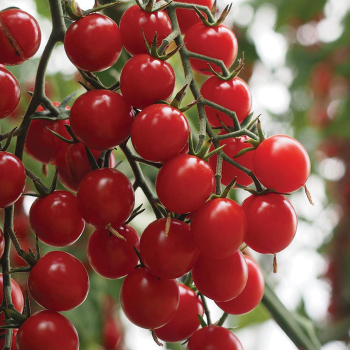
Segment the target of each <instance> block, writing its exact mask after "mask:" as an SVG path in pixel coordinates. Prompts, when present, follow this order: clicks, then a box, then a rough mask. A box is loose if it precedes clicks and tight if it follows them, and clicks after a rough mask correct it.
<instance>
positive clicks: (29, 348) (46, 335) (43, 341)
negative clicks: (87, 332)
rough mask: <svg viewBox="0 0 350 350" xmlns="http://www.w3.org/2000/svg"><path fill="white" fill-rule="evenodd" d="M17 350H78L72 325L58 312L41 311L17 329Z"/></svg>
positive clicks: (75, 333)
mask: <svg viewBox="0 0 350 350" xmlns="http://www.w3.org/2000/svg"><path fill="white" fill-rule="evenodd" d="M16 345H17V348H18V350H46V349H50V350H63V349H64V350H79V338H78V333H77V331H76V329H75V328H74V326H73V324H72V323H71V322H70V321H69V320H68V319H67V318H66V317H64V316H63V315H61V314H59V313H58V312H54V311H49V310H43V311H39V312H36V313H35V314H33V315H32V316H30V317H29V318H28V319H27V320H26V321H24V323H23V324H22V325H21V326H20V328H19V329H18V333H17V336H16Z"/></svg>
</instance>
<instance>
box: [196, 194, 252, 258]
mask: <svg viewBox="0 0 350 350" xmlns="http://www.w3.org/2000/svg"><path fill="white" fill-rule="evenodd" d="M191 230H192V233H193V237H194V239H195V242H196V245H197V247H198V249H199V251H200V252H201V254H202V255H205V256H207V257H209V258H211V259H222V258H226V257H228V256H230V255H232V254H233V253H234V252H235V251H237V250H238V249H239V247H240V246H241V244H242V243H243V240H244V236H245V234H246V231H247V220H246V217H245V214H244V211H243V209H242V207H241V206H240V205H239V204H237V203H236V202H235V201H233V200H231V199H228V198H216V199H212V200H210V201H208V202H206V203H205V204H203V205H202V206H201V207H200V208H199V209H198V210H197V211H196V212H195V213H194V216H193V218H192V221H191Z"/></svg>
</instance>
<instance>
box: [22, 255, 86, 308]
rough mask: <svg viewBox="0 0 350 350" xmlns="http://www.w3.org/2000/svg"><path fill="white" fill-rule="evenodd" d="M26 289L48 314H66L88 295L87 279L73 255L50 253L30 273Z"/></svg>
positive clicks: (82, 267)
mask: <svg viewBox="0 0 350 350" xmlns="http://www.w3.org/2000/svg"><path fill="white" fill-rule="evenodd" d="M28 288H29V291H30V294H31V295H32V297H33V299H34V300H35V301H36V302H37V303H38V304H39V305H41V306H42V307H44V308H46V309H49V310H51V311H67V310H71V309H74V308H75V307H77V306H79V305H80V304H81V303H82V302H83V301H84V300H85V299H86V297H87V294H88V292H89V276H88V274H87V272H86V269H85V267H84V265H83V264H82V263H81V262H80V261H79V260H78V259H77V258H75V257H74V256H73V255H70V254H68V253H66V252H61V251H53V252H49V253H47V254H46V255H44V256H43V257H42V258H40V259H39V261H38V262H37V263H36V264H35V265H34V267H33V268H32V269H31V271H30V274H29V278H28Z"/></svg>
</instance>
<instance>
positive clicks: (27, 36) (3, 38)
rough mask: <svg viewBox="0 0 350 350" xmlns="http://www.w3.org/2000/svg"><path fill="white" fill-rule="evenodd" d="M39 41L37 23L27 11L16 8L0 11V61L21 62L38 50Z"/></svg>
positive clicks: (3, 62)
mask: <svg viewBox="0 0 350 350" xmlns="http://www.w3.org/2000/svg"><path fill="white" fill-rule="evenodd" d="M40 41H41V32H40V28H39V24H38V22H37V21H36V19H35V18H34V17H32V16H31V15H30V14H29V13H27V12H24V11H22V10H20V9H17V8H9V9H7V10H4V11H1V12H0V47H1V51H0V63H2V64H5V65H15V64H20V63H23V62H24V61H26V60H28V59H29V58H31V57H32V56H34V54H35V53H36V52H37V51H38V49H39V46H40Z"/></svg>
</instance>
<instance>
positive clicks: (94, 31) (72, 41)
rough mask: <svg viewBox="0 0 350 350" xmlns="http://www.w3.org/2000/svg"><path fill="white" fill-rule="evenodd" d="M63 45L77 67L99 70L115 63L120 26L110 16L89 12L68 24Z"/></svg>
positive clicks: (118, 52)
mask: <svg viewBox="0 0 350 350" xmlns="http://www.w3.org/2000/svg"><path fill="white" fill-rule="evenodd" d="M85 39H88V40H85ZM64 48H65V50H66V54H67V56H68V58H69V59H70V60H71V61H72V63H73V64H74V65H75V66H76V67H78V68H80V69H82V70H85V71H88V72H100V71H103V70H105V69H107V68H109V67H111V66H113V65H114V63H116V62H117V60H118V58H119V56H120V54H121V52H122V48H123V43H122V38H121V35H120V31H119V28H118V26H117V24H116V23H115V22H114V21H113V20H112V19H110V18H109V17H107V16H105V15H102V14H99V13H92V14H90V15H88V16H85V17H83V18H81V19H79V20H77V21H75V22H74V23H72V24H71V25H70V26H69V28H68V30H67V33H66V36H65V39H64Z"/></svg>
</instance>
